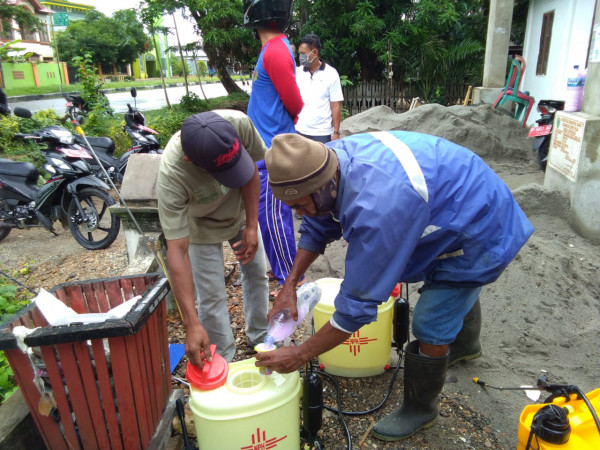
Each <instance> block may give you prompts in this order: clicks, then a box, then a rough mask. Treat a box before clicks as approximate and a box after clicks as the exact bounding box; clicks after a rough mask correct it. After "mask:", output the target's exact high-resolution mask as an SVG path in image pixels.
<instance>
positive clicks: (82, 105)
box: [63, 83, 114, 122]
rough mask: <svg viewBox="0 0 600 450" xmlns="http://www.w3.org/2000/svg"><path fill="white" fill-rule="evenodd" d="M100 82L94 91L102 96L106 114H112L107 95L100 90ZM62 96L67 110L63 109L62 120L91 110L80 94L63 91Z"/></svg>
mask: <svg viewBox="0 0 600 450" xmlns="http://www.w3.org/2000/svg"><path fill="white" fill-rule="evenodd" d="M102 84H103V83H100V84H98V85H97V86H96V87H95V89H96V93H97V94H98V95H100V96H102V97H104V98H103V103H104V107H105V109H106V112H107V114H109V115H110V116H112V115H113V113H114V111H113V109H112V108H111V106H110V102H109V101H108V97H107V96H106V94H105V93H104V91H102V90H100V88H101V87H102ZM63 97H64V98H65V100H66V101H67V103H66V104H65V106H66V107H67V110H66V111H65V115H64V117H63V122H64V121H65V120H67V119H69V117H71V116H77V115H86V114H87V113H88V112H90V110H91V107H90V105H89V104H88V103H87V102H86V101H85V100H84V99H83V97H82V96H81V95H79V94H76V93H69V92H67V93H63Z"/></svg>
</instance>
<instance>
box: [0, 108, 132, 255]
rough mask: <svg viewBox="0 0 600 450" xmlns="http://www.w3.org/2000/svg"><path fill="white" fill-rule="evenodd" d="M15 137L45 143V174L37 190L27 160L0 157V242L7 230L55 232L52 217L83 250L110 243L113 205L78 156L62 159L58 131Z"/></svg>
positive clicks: (115, 222) (114, 228)
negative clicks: (47, 175)
mask: <svg viewBox="0 0 600 450" xmlns="http://www.w3.org/2000/svg"><path fill="white" fill-rule="evenodd" d="M15 109H16V108H15ZM57 128H59V129H60V128H61V127H57ZM64 131H67V130H64ZM15 136H16V137H20V138H22V139H33V140H36V141H38V142H40V143H44V144H47V145H48V149H49V151H47V152H44V156H45V159H46V163H45V165H44V169H45V170H46V171H47V172H48V173H49V174H50V175H51V177H50V179H49V180H48V181H47V182H46V183H45V184H44V185H43V186H42V187H41V188H40V187H38V184H37V182H38V179H39V176H40V173H39V172H38V170H37V169H36V168H35V166H34V165H33V164H31V163H29V162H15V161H11V160H7V159H0V241H1V240H3V239H5V238H6V237H7V236H8V235H9V233H10V231H11V230H12V229H13V228H19V229H28V228H31V227H40V226H44V227H45V228H46V229H48V230H49V231H50V232H52V233H54V234H55V235H56V234H57V233H56V231H55V230H54V227H53V223H54V222H55V221H57V220H58V221H60V222H61V224H62V226H63V228H69V230H70V231H71V234H72V235H73V237H74V238H75V240H76V241H77V242H78V243H79V244H80V245H81V246H83V247H84V248H87V249H89V250H100V249H103V248H107V247H108V246H109V245H111V244H112V243H113V242H114V240H115V239H116V238H117V235H118V234H119V229H120V227H121V222H120V219H119V217H118V216H116V215H113V214H112V213H111V211H110V209H109V206H111V205H113V204H115V201H114V200H113V199H112V197H111V196H110V195H109V194H108V192H107V190H108V189H109V187H108V186H107V185H106V183H104V182H103V181H101V180H100V179H98V178H97V177H96V176H94V175H93V173H92V170H91V168H90V166H89V164H87V163H86V162H85V161H84V160H82V159H79V160H74V161H71V162H69V163H68V162H67V161H66V160H65V158H64V157H62V155H63V154H66V153H68V152H69V151H71V150H72V149H71V148H70V147H69V145H68V144H65V143H63V142H62V141H61V139H62V137H63V136H64V135H63V134H62V133H60V130H57V129H55V128H54V127H47V128H45V129H44V130H41V131H38V132H36V133H35V134H32V135H23V134H19V135H15Z"/></svg>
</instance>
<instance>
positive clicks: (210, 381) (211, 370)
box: [185, 345, 229, 391]
mask: <svg viewBox="0 0 600 450" xmlns="http://www.w3.org/2000/svg"><path fill="white" fill-rule="evenodd" d="M216 350H217V346H216V345H211V346H210V352H211V354H212V361H211V362H205V363H204V367H203V368H202V370H200V369H198V367H196V366H194V365H193V364H192V363H191V362H188V364H187V368H186V370H185V377H186V378H187V380H188V381H189V382H190V384H191V385H192V386H193V387H195V388H196V389H200V390H202V391H210V390H212V389H216V388H218V387H220V386H223V385H224V384H225V381H227V375H228V374H229V364H228V363H227V361H225V358H223V357H222V356H221V355H218V354H217V352H216Z"/></svg>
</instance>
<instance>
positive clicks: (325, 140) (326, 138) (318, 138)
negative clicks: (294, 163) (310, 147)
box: [297, 132, 331, 144]
mask: <svg viewBox="0 0 600 450" xmlns="http://www.w3.org/2000/svg"><path fill="white" fill-rule="evenodd" d="M297 133H298V132H297ZM298 134H299V135H300V136H304V137H305V138H308V139H312V140H313V141H317V142H322V143H323V144H327V143H328V142H331V135H328V136H311V135H309V134H303V133H298Z"/></svg>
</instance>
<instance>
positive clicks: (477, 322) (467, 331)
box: [448, 299, 481, 367]
mask: <svg viewBox="0 0 600 450" xmlns="http://www.w3.org/2000/svg"><path fill="white" fill-rule="evenodd" d="M480 333H481V305H480V303H479V299H477V301H476V302H475V304H474V305H473V307H472V308H471V311H469V312H468V314H467V315H466V316H465V318H464V321H463V327H462V329H461V330H460V333H458V336H456V339H455V340H454V342H453V343H452V344H450V349H449V351H448V367H450V366H452V365H453V364H456V363H457V362H459V361H468V360H470V359H475V358H479V357H480V356H481V342H479V334H480Z"/></svg>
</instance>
